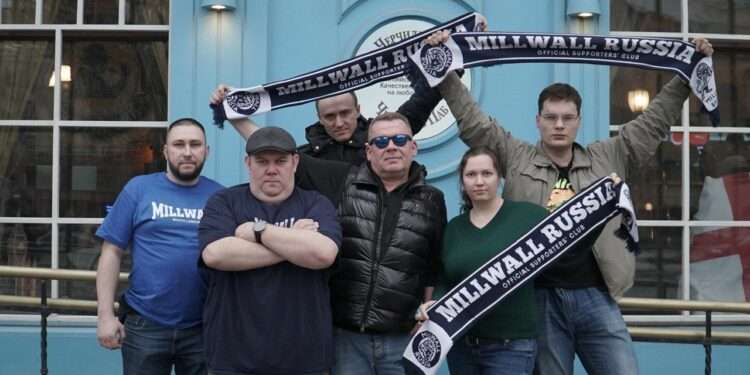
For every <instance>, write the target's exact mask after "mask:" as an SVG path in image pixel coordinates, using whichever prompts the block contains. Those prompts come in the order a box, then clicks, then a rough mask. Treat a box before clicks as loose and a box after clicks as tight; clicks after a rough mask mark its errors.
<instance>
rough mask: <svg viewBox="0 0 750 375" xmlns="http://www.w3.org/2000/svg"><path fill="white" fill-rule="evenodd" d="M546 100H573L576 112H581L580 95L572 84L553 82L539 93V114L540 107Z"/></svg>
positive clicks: (540, 112)
mask: <svg viewBox="0 0 750 375" xmlns="http://www.w3.org/2000/svg"><path fill="white" fill-rule="evenodd" d="M547 100H549V101H551V102H561V101H565V102H573V103H574V104H575V105H576V112H577V114H578V115H580V114H581V95H580V94H578V90H576V89H575V88H574V87H573V86H571V85H569V84H567V83H559V82H558V83H553V84H551V85H549V86H547V87H545V88H544V90H542V92H541V93H539V102H538V103H537V104H538V105H539V114H540V115H541V114H542V107H543V106H544V102H546V101H547Z"/></svg>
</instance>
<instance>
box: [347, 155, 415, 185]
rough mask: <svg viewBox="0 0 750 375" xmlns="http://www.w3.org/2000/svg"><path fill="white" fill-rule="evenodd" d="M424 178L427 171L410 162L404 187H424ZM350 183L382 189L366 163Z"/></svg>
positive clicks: (360, 167) (380, 183) (368, 163)
mask: <svg viewBox="0 0 750 375" xmlns="http://www.w3.org/2000/svg"><path fill="white" fill-rule="evenodd" d="M425 177H427V169H426V168H425V167H424V166H423V165H422V164H419V163H417V162H416V161H412V162H411V166H410V167H409V178H408V179H407V180H406V182H405V183H404V185H405V186H408V187H409V188H412V187H415V186H421V185H424V184H425ZM352 183H355V184H363V185H372V186H377V187H378V188H382V187H383V183H382V182H381V181H380V179H379V178H378V177H377V176H376V175H375V172H373V171H372V168H371V167H370V162H367V161H366V162H364V163H362V165H360V166H359V170H358V171H357V176H356V177H354V181H352Z"/></svg>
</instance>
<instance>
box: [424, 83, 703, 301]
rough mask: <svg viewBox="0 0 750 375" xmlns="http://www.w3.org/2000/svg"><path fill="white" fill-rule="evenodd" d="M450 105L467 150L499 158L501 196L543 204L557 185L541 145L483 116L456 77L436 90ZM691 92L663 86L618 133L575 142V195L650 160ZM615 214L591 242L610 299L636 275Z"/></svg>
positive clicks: (571, 176)
mask: <svg viewBox="0 0 750 375" xmlns="http://www.w3.org/2000/svg"><path fill="white" fill-rule="evenodd" d="M438 88H439V89H440V93H441V94H442V95H443V97H444V98H445V99H446V101H447V102H448V106H449V107H450V109H451V111H452V112H453V114H454V116H455V117H456V120H457V121H458V127H459V131H460V137H461V139H462V140H463V141H464V142H465V143H466V144H467V145H468V146H470V147H476V146H487V147H489V148H490V149H492V150H494V151H495V152H496V153H497V156H498V157H499V162H500V164H501V166H500V168H501V171H500V172H501V173H502V175H503V176H504V177H505V187H504V190H503V196H504V197H506V198H508V199H511V200H516V201H527V202H532V203H536V204H539V205H541V206H545V205H546V204H547V200H548V199H549V196H550V193H551V192H552V188H553V185H554V183H555V181H557V177H558V170H557V167H556V166H555V164H554V163H553V162H552V160H550V159H549V157H547V155H546V154H545V152H544V151H543V149H542V147H541V143H537V144H536V145H534V144H530V143H527V142H524V141H522V140H520V139H517V138H514V137H513V136H512V135H511V134H510V132H509V131H507V130H505V129H503V127H502V126H500V124H499V123H498V122H497V121H496V120H495V119H493V118H490V117H489V116H488V115H487V114H485V113H484V112H483V111H482V110H481V109H480V108H479V105H477V103H476V102H475V101H474V99H473V98H472V97H471V94H470V93H469V91H468V90H467V89H466V87H465V86H464V85H463V84H462V83H461V81H460V80H459V79H458V78H457V76H456V75H455V74H449V75H448V77H447V78H446V79H445V80H444V81H443V82H442V83H441V84H440V85H439V86H438ZM689 93H690V89H689V87H688V86H687V85H686V84H685V83H683V82H682V80H680V79H679V78H678V77H675V78H674V79H672V81H670V82H669V83H667V84H666V85H665V86H664V87H663V88H662V90H661V92H660V93H659V95H657V96H656V97H655V98H654V100H653V101H652V102H651V104H650V105H649V106H648V108H647V109H646V111H645V112H644V113H643V114H641V115H640V116H638V117H637V118H636V119H634V120H632V121H630V122H628V123H626V124H624V125H623V126H622V128H620V132H619V134H618V135H616V136H614V137H611V138H608V139H605V140H602V141H597V142H594V143H592V144H590V145H588V146H585V147H584V146H581V145H580V144H578V143H575V144H573V154H574V156H573V165H572V166H571V168H570V172H569V179H570V182H571V184H572V185H573V189H574V190H575V191H580V190H581V189H582V188H585V187H586V186H588V185H589V184H591V183H592V182H594V181H595V180H597V179H599V178H601V177H604V176H607V175H609V174H611V173H613V172H614V173H617V175H619V176H620V177H622V178H623V179H624V180H625V181H627V179H628V171H629V170H635V169H633V168H637V167H639V166H641V165H645V164H646V162H647V161H648V160H649V159H651V158H653V157H654V155H655V153H656V151H657V149H658V147H659V144H660V143H661V141H662V140H664V139H667V137H668V135H669V127H670V125H679V119H680V111H681V108H682V103H683V102H684V101H685V99H686V98H687V97H688V95H689ZM619 225H620V218H619V216H618V217H616V218H615V219H614V220H611V221H610V222H609V223H608V224H607V226H606V227H605V228H604V230H603V231H602V234H601V235H600V236H599V238H598V239H597V241H596V242H595V244H594V256H595V258H596V262H597V264H598V266H599V269H600V270H601V273H602V276H603V278H604V282H605V283H606V284H607V288H608V289H609V293H610V295H612V296H613V297H615V298H617V297H620V296H622V295H623V294H624V293H625V292H626V291H627V290H628V289H629V288H630V287H631V286H632V285H633V279H634V276H635V256H634V255H633V253H632V252H630V251H628V250H627V249H626V244H625V241H623V240H622V239H620V238H618V237H617V236H615V235H614V232H615V229H616V228H618V227H619Z"/></svg>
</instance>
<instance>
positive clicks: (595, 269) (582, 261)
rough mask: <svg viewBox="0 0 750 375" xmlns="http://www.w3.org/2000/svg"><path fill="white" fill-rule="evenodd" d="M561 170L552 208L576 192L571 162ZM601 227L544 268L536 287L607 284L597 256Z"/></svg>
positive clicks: (599, 286) (560, 168) (550, 205)
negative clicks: (597, 242)
mask: <svg viewBox="0 0 750 375" xmlns="http://www.w3.org/2000/svg"><path fill="white" fill-rule="evenodd" d="M557 169H558V171H559V174H558V177H557V182H556V183H555V186H554V188H553V189H552V194H551V196H550V200H549V203H547V209H548V210H550V211H553V210H554V209H556V208H557V207H558V206H560V205H561V204H562V203H564V202H565V201H567V200H568V199H570V198H571V197H572V196H573V195H575V194H576V192H575V191H573V187H572V186H571V184H570V180H569V177H568V173H569V171H570V166H567V167H564V168H563V167H559V166H558V167H557ZM601 232H602V230H601V228H600V229H597V230H595V231H593V232H591V233H589V235H588V236H587V237H586V238H585V239H584V240H581V241H579V242H578V243H577V244H576V245H575V246H574V247H573V248H572V249H570V250H568V251H567V252H566V253H565V254H564V255H563V256H561V257H560V258H558V259H557V260H556V261H555V262H554V263H553V264H552V265H551V266H549V268H547V269H546V270H544V272H542V274H541V275H540V276H539V277H538V278H537V279H536V286H537V287H544V288H565V289H578V288H590V287H597V288H604V287H605V284H604V279H603V278H602V272H601V271H600V270H599V265H598V264H597V263H596V258H594V252H593V246H594V242H595V241H596V239H597V238H599V234H600V233H601Z"/></svg>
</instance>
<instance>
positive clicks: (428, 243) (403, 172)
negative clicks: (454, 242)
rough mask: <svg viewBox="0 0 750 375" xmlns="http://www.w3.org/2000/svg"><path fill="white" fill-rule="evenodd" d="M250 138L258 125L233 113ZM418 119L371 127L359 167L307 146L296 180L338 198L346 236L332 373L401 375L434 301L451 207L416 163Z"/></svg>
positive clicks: (391, 118)
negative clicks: (418, 314)
mask: <svg viewBox="0 0 750 375" xmlns="http://www.w3.org/2000/svg"><path fill="white" fill-rule="evenodd" d="M231 122H232V125H233V126H234V127H235V128H236V129H237V130H238V131H240V133H241V134H243V136H244V135H245V134H252V133H253V132H254V131H255V130H256V129H257V128H258V127H257V125H256V124H255V123H254V122H252V121H251V120H250V119H243V120H234V121H231ZM413 135H414V134H413V133H412V126H410V125H409V120H408V119H407V118H406V117H405V116H404V115H402V114H401V113H397V112H386V113H383V114H381V115H380V116H378V117H376V118H374V119H373V120H372V121H371V122H370V125H369V128H368V132H367V138H366V139H368V142H367V144H366V145H365V157H366V161H365V162H363V163H361V164H360V165H350V164H347V163H342V162H337V161H331V160H323V159H318V158H313V157H310V156H309V155H305V154H300V162H299V166H298V168H297V173H296V176H295V178H296V180H297V182H298V184H299V186H300V187H302V188H303V189H309V190H317V191H319V192H321V193H322V194H323V195H325V196H327V197H328V198H329V199H331V201H333V202H335V204H336V205H337V207H338V216H339V220H340V221H341V229H342V235H343V240H342V243H341V248H340V251H339V254H338V257H337V259H336V263H335V265H334V267H333V269H332V272H331V280H330V287H331V307H332V311H333V324H334V346H335V364H334V366H333V368H332V369H331V374H332V375H348V374H373V375H375V374H378V375H391V374H395V375H401V374H403V373H404V369H403V367H402V365H401V357H402V355H403V351H404V349H405V348H406V345H407V343H408V342H409V337H410V335H409V333H410V331H411V330H412V329H413V328H414V326H415V324H416V322H415V321H414V311H415V310H416V309H417V307H418V306H419V304H420V303H421V302H423V301H427V300H430V299H431V296H432V287H433V286H434V284H435V275H436V274H437V271H438V270H437V267H438V266H439V264H440V262H439V260H438V254H439V251H440V241H441V239H442V236H443V228H444V227H445V224H446V209H445V199H444V198H443V193H442V192H441V191H440V190H439V189H437V188H435V187H433V186H430V185H428V184H427V183H426V182H425V176H426V170H425V168H424V167H423V166H422V165H420V164H418V163H417V162H415V161H414V157H415V156H416V154H417V144H416V142H415V141H414V140H413Z"/></svg>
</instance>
